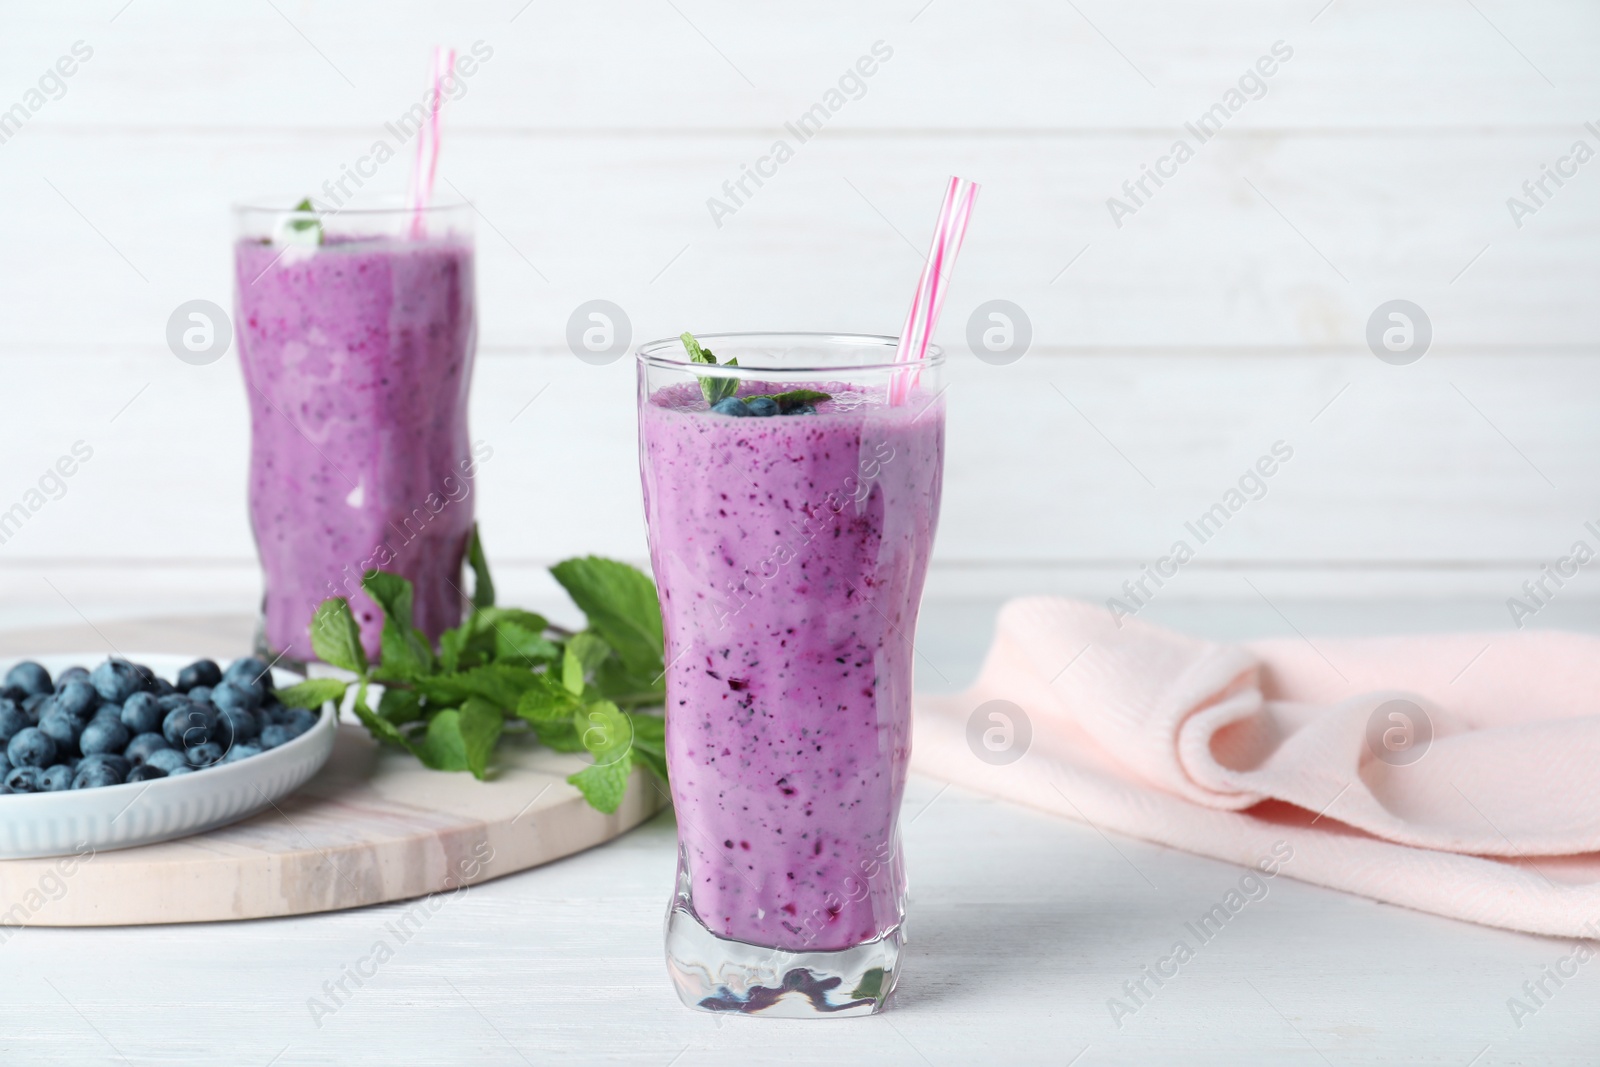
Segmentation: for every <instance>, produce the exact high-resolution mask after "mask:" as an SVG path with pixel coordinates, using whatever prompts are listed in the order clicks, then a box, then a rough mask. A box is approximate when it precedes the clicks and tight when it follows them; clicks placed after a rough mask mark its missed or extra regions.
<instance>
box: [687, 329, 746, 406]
mask: <svg viewBox="0 0 1600 1067" xmlns="http://www.w3.org/2000/svg"><path fill="white" fill-rule="evenodd" d="M678 340H680V341H682V342H683V347H684V349H685V350H686V351H687V352H688V353H689V362H691V363H708V364H710V365H711V366H713V367H715V366H716V365H717V357H716V356H714V355H712V354H711V349H709V348H706V347H704V346H702V345H701V344H700V342H699V341H696V340H695V339H694V334H692V333H690V332H689V331H687V330H685V331H684V332H683V333H681V334H679V335H678ZM738 365H739V361H738V360H737V359H730V360H728V362H726V363H724V364H722V366H724V367H737V366H738ZM738 391H739V380H738V379H737V378H701V379H700V395H702V396H704V397H705V398H706V403H707V404H715V403H716V402H717V401H719V400H726V399H727V398H728V397H730V396H732V395H734V394H735V393H737V392H738Z"/></svg>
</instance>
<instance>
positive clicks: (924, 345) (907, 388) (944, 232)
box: [889, 177, 978, 404]
mask: <svg viewBox="0 0 1600 1067" xmlns="http://www.w3.org/2000/svg"><path fill="white" fill-rule="evenodd" d="M977 199H978V183H977V182H974V181H972V180H970V179H967V178H956V177H952V178H951V179H950V186H949V188H947V189H946V190H945V194H944V206H943V207H942V208H940V209H939V221H938V222H937V223H936V224H935V225H934V227H933V244H932V246H931V247H929V249H928V258H927V260H926V261H924V263H923V264H922V276H921V277H920V278H918V279H917V291H916V294H915V295H914V296H913V297H912V298H911V310H909V311H907V312H906V323H905V325H904V326H902V327H901V328H900V347H899V348H898V349H896V350H895V355H894V359H895V362H896V363H911V362H915V361H917V360H920V359H923V358H925V357H926V356H927V354H928V342H929V340H930V339H931V338H932V337H933V330H934V327H935V326H936V325H938V322H939V309H940V308H942V307H943V306H944V294H945V291H946V290H947V289H949V288H950V284H949V282H950V271H951V270H952V269H953V268H954V267H955V263H956V254H957V253H959V252H960V251H961V239H962V238H963V237H965V236H966V235H967V220H968V219H970V218H971V217H972V206H973V204H974V203H976V202H977ZM918 377H919V376H918V374H917V373H916V372H915V371H913V372H911V373H908V374H898V375H896V376H895V379H894V381H892V382H891V383H890V385H889V402H890V403H892V404H904V403H905V402H906V397H907V396H908V395H909V394H910V392H911V387H912V386H913V385H915V384H916V382H917V378H918Z"/></svg>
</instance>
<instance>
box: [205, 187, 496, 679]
mask: <svg viewBox="0 0 1600 1067" xmlns="http://www.w3.org/2000/svg"><path fill="white" fill-rule="evenodd" d="M293 202H294V201H293V200H292V199H288V200H285V201H282V202H280V203H277V204H247V205H240V206H237V207H235V209H234V220H235V230H236V238H235V244H234V266H235V278H234V296H235V299H234V309H235V318H236V320H237V321H236V324H235V325H236V332H237V335H238V338H239V355H240V360H241V362H242V363H243V367H244V380H245V386H246V393H247V394H248V400H249V404H250V424H251V435H250V519H251V525H252V527H253V529H254V531H255V538H256V547H257V549H258V551H259V552H260V556H261V568H262V571H263V580H264V586H265V595H264V597H263V602H262V618H261V625H260V628H259V631H258V640H257V643H258V645H259V646H260V651H262V652H264V653H266V654H268V655H270V656H274V657H276V656H278V655H280V654H283V655H284V656H286V657H288V658H290V659H295V660H311V659H313V658H314V656H313V653H312V651H311V645H310V636H309V625H310V622H311V616H312V613H313V612H314V611H315V610H316V608H317V605H318V604H320V603H321V602H322V601H323V599H325V598H327V597H330V596H345V597H348V598H349V599H350V603H351V608H352V610H353V611H354V612H355V616H356V619H357V620H358V621H359V622H360V624H361V631H362V639H363V643H364V644H365V645H366V649H367V653H368V655H373V654H376V652H377V651H378V638H379V633H380V631H381V628H382V616H381V614H380V613H379V611H378V609H377V607H376V606H375V605H374V604H373V603H372V602H371V601H370V600H369V599H368V598H367V596H366V594H365V593H363V592H362V591H361V576H362V574H363V573H364V572H366V571H368V570H371V569H374V568H381V569H383V570H388V571H394V572H397V573H400V574H403V575H405V576H406V577H407V578H409V579H411V581H412V583H413V584H414V585H415V587H416V605H415V608H416V612H415V617H416V619H417V625H418V626H419V627H421V628H422V629H423V630H424V631H425V632H426V633H427V634H428V635H429V637H430V638H434V637H437V636H438V635H439V633H440V631H442V630H445V629H448V628H450V627H452V626H454V625H456V624H457V623H458V622H459V621H460V618H461V604H462V592H461V586H462V582H461V562H462V556H463V553H464V551H465V548H466V541H467V537H468V535H469V533H470V531H471V528H472V513H473V499H472V492H473V478H474V475H475V473H476V467H477V463H478V462H479V460H481V459H482V458H486V456H484V455H478V454H476V453H475V449H474V448H473V446H472V445H471V444H470V441H469V439H468V435H467V392H468V388H469V386H470V385H471V381H472V362H473V354H474V350H475V348H476V344H477V326H476V321H477V320H476V302H475V299H474V282H473V246H472V231H471V209H470V208H469V206H468V205H465V204H456V205H448V206H441V207H434V208H429V209H426V210H424V211H423V212H421V214H420V215H418V214H416V213H414V212H413V211H411V210H410V209H409V208H401V207H395V208H378V209H365V210H354V209H345V210H341V211H336V212H319V211H299V210H289V209H288V205H290V204H292V203H293ZM480 448H481V446H480Z"/></svg>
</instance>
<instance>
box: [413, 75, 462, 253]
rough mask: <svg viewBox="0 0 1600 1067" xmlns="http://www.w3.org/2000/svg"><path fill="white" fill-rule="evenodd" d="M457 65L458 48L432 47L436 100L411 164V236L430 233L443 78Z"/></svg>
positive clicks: (437, 163) (437, 157) (420, 130)
mask: <svg viewBox="0 0 1600 1067" xmlns="http://www.w3.org/2000/svg"><path fill="white" fill-rule="evenodd" d="M455 65H456V50H455V49H454V48H445V47H444V46H443V45H435V46H434V49H433V101H432V107H431V109H430V110H429V113H428V121H427V122H425V123H423V124H422V125H421V128H420V129H418V130H417V154H416V157H415V159H414V160H413V161H412V166H411V188H410V192H409V193H408V194H407V197H406V200H407V203H408V205H409V206H410V208H411V236H412V237H422V236H423V235H424V234H425V233H426V232H427V224H426V220H425V214H424V213H425V212H426V211H427V208H428V205H429V204H430V203H432V202H433V182H434V178H435V176H436V175H437V174H438V171H439V133H440V126H441V122H440V118H439V114H440V112H441V111H443V110H444V81H445V79H446V78H447V77H449V76H450V73H451V71H452V70H453V69H454V67H455Z"/></svg>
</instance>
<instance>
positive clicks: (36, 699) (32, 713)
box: [21, 693, 52, 726]
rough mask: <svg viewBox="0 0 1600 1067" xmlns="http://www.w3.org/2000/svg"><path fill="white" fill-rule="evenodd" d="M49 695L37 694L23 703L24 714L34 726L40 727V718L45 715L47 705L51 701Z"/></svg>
mask: <svg viewBox="0 0 1600 1067" xmlns="http://www.w3.org/2000/svg"><path fill="white" fill-rule="evenodd" d="M51 699H52V698H51V696H50V694H49V693H35V694H33V695H32V696H30V697H28V698H27V699H26V700H24V701H23V702H22V705H21V707H22V712H23V714H24V715H26V716H27V717H28V721H29V722H31V723H32V724H33V725H35V726H38V725H39V716H41V715H43V714H44V708H45V705H46V704H49V703H50V701H51Z"/></svg>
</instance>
